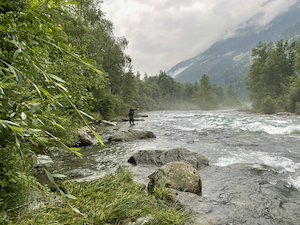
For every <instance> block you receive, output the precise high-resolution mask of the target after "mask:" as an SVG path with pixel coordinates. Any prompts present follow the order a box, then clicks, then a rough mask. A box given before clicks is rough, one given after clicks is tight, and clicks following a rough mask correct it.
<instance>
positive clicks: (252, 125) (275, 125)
mask: <svg viewBox="0 0 300 225" xmlns="http://www.w3.org/2000/svg"><path fill="white" fill-rule="evenodd" d="M232 128H233V129H237V130H242V131H249V132H264V133H267V134H271V135H276V134H292V133H294V132H300V126H299V125H295V124H293V123H292V122H291V121H289V122H288V121H281V120H272V121H255V122H254V121H239V120H237V121H234V122H233V124H232Z"/></svg>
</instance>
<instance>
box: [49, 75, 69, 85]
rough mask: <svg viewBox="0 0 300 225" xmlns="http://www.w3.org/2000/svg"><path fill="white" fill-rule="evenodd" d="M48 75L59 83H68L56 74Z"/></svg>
mask: <svg viewBox="0 0 300 225" xmlns="http://www.w3.org/2000/svg"><path fill="white" fill-rule="evenodd" d="M48 75H49V77H51V78H53V79H55V80H57V81H59V82H61V83H66V81H64V80H63V79H61V78H60V77H58V76H56V75H54V74H48Z"/></svg>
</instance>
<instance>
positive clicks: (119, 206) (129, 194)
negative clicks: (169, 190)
mask: <svg viewBox="0 0 300 225" xmlns="http://www.w3.org/2000/svg"><path fill="white" fill-rule="evenodd" d="M62 188H63V189H64V190H66V192H68V193H70V194H72V195H75V196H76V197H77V199H71V200H70V201H69V202H70V204H71V205H72V207H73V209H75V212H74V211H73V210H72V209H71V208H70V207H69V206H68V204H67V203H66V202H60V203H55V205H52V206H49V207H47V208H43V209H40V210H38V211H37V212H36V213H35V214H34V216H33V215H32V214H31V213H30V212H28V213H26V214H25V213H24V214H22V215H21V216H20V217H15V218H14V219H15V220H16V221H17V222H18V223H19V224H23V225H25V224H108V223H109V224H126V223H128V222H131V221H136V220H137V219H138V218H140V217H144V216H147V215H149V214H150V215H152V216H153V221H151V222H150V221H149V222H148V224H184V223H185V222H186V221H187V220H188V219H189V215H188V213H187V212H186V211H184V210H183V209H182V208H178V207H177V208H176V207H174V206H172V205H170V204H168V203H166V202H163V201H161V200H159V201H157V200H155V198H153V197H152V196H151V195H148V193H147V192H146V191H145V187H144V186H142V185H139V184H137V183H135V182H134V181H133V180H132V175H131V174H130V173H129V172H128V171H127V170H126V169H120V170H119V172H118V173H117V174H116V175H115V176H114V175H111V174H110V175H106V176H104V177H103V178H102V179H101V180H98V181H94V182H90V183H73V182H66V183H64V184H62Z"/></svg>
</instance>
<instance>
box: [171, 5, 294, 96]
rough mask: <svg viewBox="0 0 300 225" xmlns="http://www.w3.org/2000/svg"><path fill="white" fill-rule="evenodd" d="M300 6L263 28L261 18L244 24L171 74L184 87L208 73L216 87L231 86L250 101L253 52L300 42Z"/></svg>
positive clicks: (179, 64)
mask: <svg viewBox="0 0 300 225" xmlns="http://www.w3.org/2000/svg"><path fill="white" fill-rule="evenodd" d="M299 3H300V2H299V1H297V2H295V4H294V6H292V7H291V8H290V9H289V10H288V11H287V12H285V13H283V14H281V15H279V16H277V17H275V18H274V19H273V20H272V21H271V22H270V23H269V24H267V25H265V26H263V27H261V26H259V25H258V24H255V20H257V17H259V16H260V15H256V16H255V17H254V18H252V19H250V20H249V21H247V22H246V23H243V24H241V26H240V27H241V28H239V29H238V30H237V31H236V35H235V36H234V37H232V38H229V39H226V40H224V41H220V42H217V43H215V44H213V45H212V46H211V47H209V48H208V49H207V50H206V51H204V52H203V53H201V54H199V55H197V56H195V57H193V58H191V59H188V60H186V61H183V62H180V63H178V64H177V65H175V66H174V67H173V68H171V69H170V70H169V71H167V73H168V74H170V75H176V77H175V80H176V81H178V82H182V83H185V82H191V83H194V82H195V81H199V80H200V78H201V76H202V74H204V73H205V74H207V75H208V76H209V78H210V80H211V82H212V83H213V84H216V85H218V86H221V87H228V85H230V84H231V85H232V87H233V89H234V90H236V91H237V92H238V95H239V98H240V100H246V99H247V98H248V94H249V93H248V92H246V86H245V77H246V76H247V74H248V72H249V69H250V65H251V60H252V56H251V49H252V48H254V47H255V46H256V45H257V43H258V42H259V41H262V42H265V43H269V42H271V41H272V42H277V41H279V40H280V39H284V40H289V41H290V42H292V41H294V40H297V39H299V35H300V17H299V14H300V8H299V7H298V5H299ZM265 7H267V6H265Z"/></svg>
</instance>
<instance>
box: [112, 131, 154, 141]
mask: <svg viewBox="0 0 300 225" xmlns="http://www.w3.org/2000/svg"><path fill="white" fill-rule="evenodd" d="M147 138H156V136H155V135H154V134H153V132H152V131H140V130H133V129H129V130H122V131H119V132H117V133H116V134H114V135H113V136H111V137H110V138H109V141H133V140H137V139H147Z"/></svg>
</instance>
